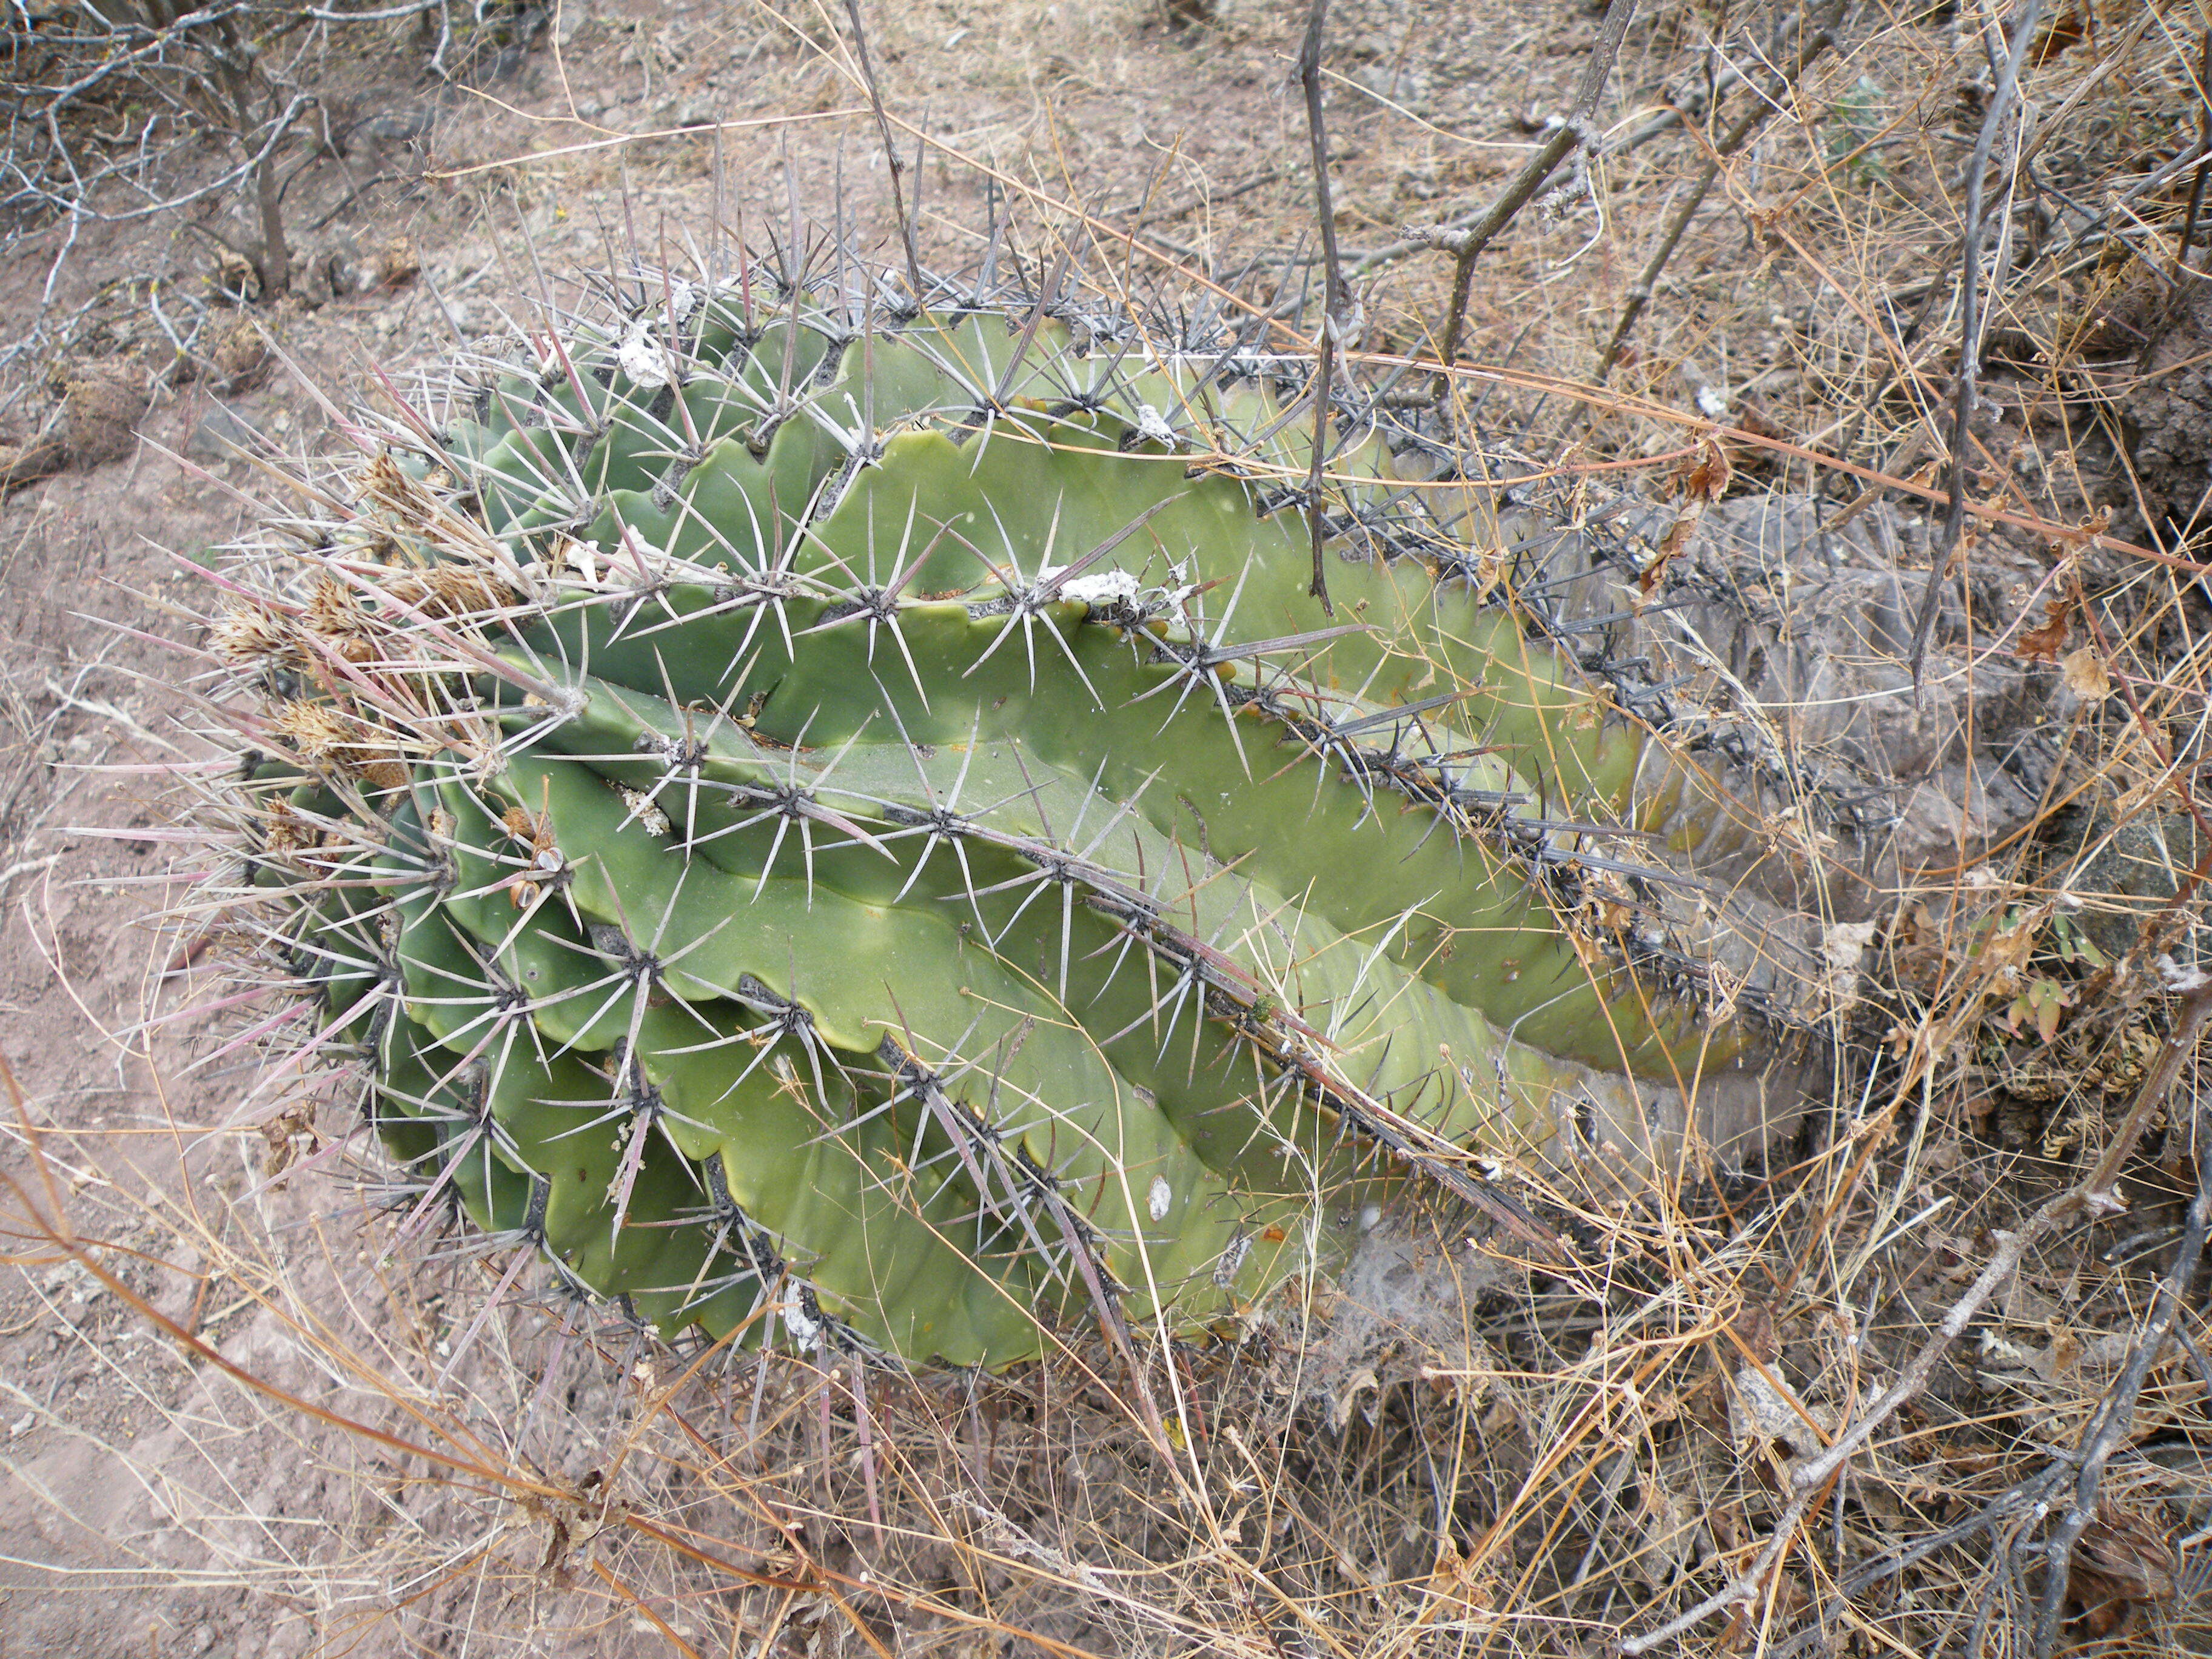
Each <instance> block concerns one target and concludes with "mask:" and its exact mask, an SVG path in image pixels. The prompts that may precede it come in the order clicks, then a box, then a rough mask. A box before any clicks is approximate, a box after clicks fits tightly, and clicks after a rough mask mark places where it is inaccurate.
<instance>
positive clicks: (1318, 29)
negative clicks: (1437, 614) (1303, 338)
mask: <svg viewBox="0 0 2212 1659" xmlns="http://www.w3.org/2000/svg"><path fill="white" fill-rule="evenodd" d="M1619 3H1632V0H1619ZM1327 25H1328V0H1313V8H1312V9H1311V10H1310V11H1309V12H1308V13H1307V14H1306V38H1305V44H1304V46H1302V47H1300V48H1299V51H1298V82H1299V84H1300V85H1301V86H1303V87H1304V89H1305V95H1306V132H1307V135H1308V137H1310V139H1311V140H1312V143H1313V169H1314V205H1315V210H1316V217H1317V221H1318V223H1319V227H1320V230H1321V252H1322V270H1323V276H1322V321H1321V338H1320V342H1319V343H1318V345H1317V347H1316V350H1315V354H1314V355H1315V357H1316V362H1315V365H1314V437H1313V465H1312V468H1311V470H1310V471H1309V472H1308V473H1307V474H1306V524H1307V526H1308V528H1309V529H1310V532H1311V534H1312V537H1313V585H1312V586H1310V587H1309V588H1307V589H1306V592H1308V593H1309V594H1310V595H1311V596H1312V597H1313V598H1315V599H1319V600H1320V601H1321V608H1322V615H1324V616H1328V617H1334V615H1336V607H1335V606H1334V605H1331V604H1330V603H1329V602H1328V573H1327V572H1326V571H1325V570H1324V569H1323V568H1322V519H1323V517H1324V516H1325V515H1324V514H1323V513H1322V462H1323V461H1324V460H1325V459H1326V458H1327V456H1328V389H1329V380H1330V376H1331V371H1332V370H1333V369H1334V368H1335V366H1336V357H1337V353H1338V352H1339V351H1340V350H1341V349H1344V348H1345V347H1346V344H1347V343H1348V342H1349V341H1351V340H1352V338H1353V337H1355V336H1357V335H1358V331H1359V316H1358V310H1359V308H1358V304H1357V303H1356V302H1355V301H1353V299H1352V289H1351V286H1350V285H1349V284H1348V283H1346V281H1345V280H1344V270H1343V268H1342V267H1341V265H1340V264H1338V260H1337V251H1336V210H1335V208H1334V204H1332V203H1331V201H1330V199H1329V189H1328V126H1327V125H1326V124H1325V123H1324V121H1323V119H1322V95H1321V41H1322V30H1323V29H1324V28H1325V27H1327Z"/></svg>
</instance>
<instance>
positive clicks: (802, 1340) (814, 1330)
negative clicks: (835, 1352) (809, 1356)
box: [783, 1297, 823, 1348]
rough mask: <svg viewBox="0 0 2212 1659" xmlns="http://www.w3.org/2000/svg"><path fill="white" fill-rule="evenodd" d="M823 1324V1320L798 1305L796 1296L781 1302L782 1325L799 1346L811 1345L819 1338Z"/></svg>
mask: <svg viewBox="0 0 2212 1659" xmlns="http://www.w3.org/2000/svg"><path fill="white" fill-rule="evenodd" d="M783 1327H784V1328H785V1329H786V1330H787V1331H789V1332H790V1333H791V1335H792V1340H793V1341H795V1342H797V1343H798V1344H799V1346H800V1347H802V1348H811V1347H812V1346H814V1345H815V1343H816V1342H817V1341H818V1340H820V1339H821V1335H822V1329H823V1321H821V1320H819V1319H817V1318H815V1317H814V1316H813V1315H811V1314H810V1313H808V1312H807V1311H806V1310H805V1308H804V1307H803V1306H801V1305H800V1303H799V1298H798V1297H792V1299H791V1300H790V1301H788V1302H787V1303H785V1304H783Z"/></svg>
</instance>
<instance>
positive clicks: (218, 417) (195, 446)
mask: <svg viewBox="0 0 2212 1659" xmlns="http://www.w3.org/2000/svg"><path fill="white" fill-rule="evenodd" d="M254 446H255V439H254V434H253V428H252V427H250V426H248V425H247V424H246V422H244V421H242V420H240V419H239V417H238V416H235V415H234V414H232V413H231V412H230V411H229V410H227V409H225V408H224V407H223V406H222V404H215V405H214V406H213V407H211V408H210V410H208V412H207V413H206V414H204V415H203V416H200V418H199V420H198V421H197V422H196V423H195V424H194V425H193V427H192V435H191V437H189V438H187V439H186V440H185V453H186V454H188V455H194V456H197V457H199V458H200V459H203V460H210V461H228V460H234V459H236V458H237V456H238V453H239V452H240V450H246V451H248V452H251V451H252V449H253V447H254Z"/></svg>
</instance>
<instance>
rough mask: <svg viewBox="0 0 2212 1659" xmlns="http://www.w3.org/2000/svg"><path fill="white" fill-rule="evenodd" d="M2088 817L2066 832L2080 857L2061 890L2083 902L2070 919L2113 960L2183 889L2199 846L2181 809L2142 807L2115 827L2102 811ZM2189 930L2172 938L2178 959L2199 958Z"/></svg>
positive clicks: (2070, 848) (2191, 823)
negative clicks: (2161, 812) (2161, 811)
mask: <svg viewBox="0 0 2212 1659" xmlns="http://www.w3.org/2000/svg"><path fill="white" fill-rule="evenodd" d="M2085 817H2086V818H2087V821H2086V823H2084V824H2083V826H2082V828H2081V832H2080V833H2079V834H2078V835H2075V836H2070V837H2069V846H2068V851H2069V852H2070V853H2071V854H2073V855H2074V857H2075V860H2078V861H2077V862H2075V864H2074V866H2073V867H2072V868H2071V869H2069V870H2067V871H2066V872H2064V877H2063V878H2064V882H2065V886H2066V890H2067V891H2068V892H2069V893H2071V894H2073V895H2074V896H2075V897H2077V898H2079V899H2081V902H2082V908H2081V913H2080V915H2077V916H2075V926H2077V927H2080V928H2081V931H2082V932H2083V933H2086V934H2087V935H2088V937H2089V941H2090V943H2092V944H2093V945H2095V946H2096V947H2097V948H2098V949H2099V950H2100V951H2103V952H2104V953H2105V955H2106V957H2109V958H2110V959H2112V960H2113V961H2116V962H2117V961H2118V959H2119V958H2120V957H2121V956H2123V955H2124V953H2126V952H2127V951H2130V950H2132V949H2133V948H2134V947H2135V945H2136V940H2137V939H2138V938H2139V937H2140V936H2141V934H2142V929H2143V927H2144V925H2145V924H2146V923H2148V921H2150V920H2151V918H2152V917H2154V915H2157V914H2158V913H2159V912H2160V910H2162V909H2164V908H2166V904H2167V902H2169V901H2170V900H2172V897H2173V896H2174V895H2175V894H2176V893H2178V892H2179V891H2180V883H2181V882H2182V881H2183V880H2184V879H2185V878H2187V877H2188V875H2189V872H2191V870H2193V869H2195V868H2196V866H2197V860H2198V859H2199V858H2200V857H2202V856H2203V852H2204V847H2203V842H2200V841H2199V840H2198V839H2197V824H2196V822H2195V820H2193V819H2192V818H2191V817H2189V815H2188V814H2187V813H2185V812H2173V813H2169V814H2166V815H2165V816H2163V817H2161V816H2160V815H2159V814H2157V813H2154V812H2145V813H2142V814H2141V815H2140V816H2138V817H2132V818H2130V819H2129V820H2128V821H2127V822H2126V823H2123V824H2119V825H2117V826H2115V825H2114V823H2112V819H2111V817H2108V816H2106V814H2104V813H2101V812H2100V813H2097V814H2093V815H2085ZM2193 908H2195V907H2192V909H2193ZM2194 932H2195V929H2194V927H2185V928H2184V930H2183V932H2182V933H2181V936H2180V937H2179V939H2176V940H2175V941H2174V942H2173V945H2172V956H2173V957H2174V958H2175V959H2176V960H2177V961H2179V962H2182V963H2192V962H2197V961H2199V960H2200V959H2201V957H2200V953H2199V952H2198V951H2197V948H2196V945H2195V941H2194V939H2193V938H2192V935H2193V933H2194Z"/></svg>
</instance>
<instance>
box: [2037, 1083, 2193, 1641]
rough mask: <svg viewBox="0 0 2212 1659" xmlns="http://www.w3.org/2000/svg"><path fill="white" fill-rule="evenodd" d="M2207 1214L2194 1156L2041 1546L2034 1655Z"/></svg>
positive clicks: (2051, 1628)
mask: <svg viewBox="0 0 2212 1659" xmlns="http://www.w3.org/2000/svg"><path fill="white" fill-rule="evenodd" d="M2176 1070H2177V1072H2178V1070H2179V1065H2178V1062H2177V1066H2176ZM2209 1214H2212V1159H2205V1158H2200V1159H2199V1160H2198V1162H2197V1196H2196V1197H2195V1198H2194V1199H2192V1200H2191V1201H2190V1205H2189V1219H2188V1225H2186V1227H2185V1229H2184V1230H2183V1232H2182V1235H2181V1243H2180V1244H2179V1246H2178V1247H2177V1248H2176V1249H2175V1250H2174V1253H2173V1268H2172V1272H2170V1273H2167V1274H2166V1277H2165V1278H2164V1279H2161V1280H2160V1282H2159V1286H2158V1292H2157V1294H2156V1295H2155V1296H2154V1297H2153V1298H2152V1299H2151V1310H2150V1317H2149V1319H2148V1320H2147V1321H2145V1322H2144V1325H2143V1329H2142V1335H2141V1336H2139V1337H2138V1338H2137V1339H2136V1346H2135V1349H2134V1352H2131V1353H2130V1354H2129V1356H2128V1363H2127V1364H2126V1366H2125V1368H2124V1369H2123V1370H2122V1371H2121V1372H2120V1375H2119V1376H2118V1377H2117V1378H2115V1379H2114V1380H2113V1383H2112V1387H2111V1388H2110V1389H2107V1390H2106V1395H2105V1398H2104V1401H2103V1403H2102V1405H2101V1406H2100V1408H2099V1410H2098V1412H2097V1414H2096V1416H2095V1417H2093V1419H2091V1420H2090V1425H2089V1426H2088V1427H2087V1428H2085V1429H2084V1430H2083V1431H2082V1441H2081V1450H2080V1451H2079V1452H2077V1453H2076V1454H2075V1460H2074V1462H2075V1468H2076V1471H2077V1472H2076V1474H2075V1478H2074V1501H2073V1502H2072V1503H2071V1504H2069V1505H2068V1506H2067V1508H2066V1510H2065V1512H2064V1513H2063V1515H2062V1516H2060V1517H2059V1520H2058V1524H2057V1527H2056V1528H2053V1529H2052V1531H2051V1540H2050V1541H2049V1542H2048V1543H2046V1544H2045V1546H2044V1547H2043V1558H2044V1568H2043V1574H2044V1577H2043V1595H2042V1597H2041V1599H2040V1601H2039V1603H2038V1605H2037V1607H2036V1610H2035V1633H2034V1650H2035V1659H2051V1655H2052V1653H2053V1652H2054V1651H2055V1650H2056V1649H2057V1642H2058V1631H2059V1626H2060V1625H2061V1624H2062V1623H2063V1621H2064V1619H2065V1616H2066V1592H2067V1590H2068V1589H2069V1586H2070V1585H2071V1583H2072V1582H2073V1573H2074V1547H2075V1545H2076V1544H2078V1543H2080V1542H2081V1534H2083V1533H2084V1532H2086V1531H2087V1529H2088V1526H2089V1522H2091V1521H2093V1519H2095V1518H2096V1514H2097V1488H2098V1487H2099V1486H2100V1485H2101V1484H2102V1482H2103V1480H2104V1476H2105V1465H2106V1462H2108V1461H2109V1460H2110V1459H2111V1457H2112V1451H2113V1449H2114V1448H2115V1447H2116V1446H2118V1444H2119V1443H2120V1437H2121V1436H2123V1435H2124V1434H2125V1433H2126V1432H2127V1431H2128V1426H2129V1425H2130V1424H2131V1423H2132V1422H2133V1421H2134V1420H2135V1412H2136V1396H2137V1395H2140V1394H2141V1393H2142V1384H2143V1378H2144V1377H2145V1376H2148V1375H2149V1373H2150V1368H2151V1366H2152V1365H2153V1364H2155V1363H2156V1361H2157V1358H2158V1354H2159V1351H2160V1349H2161V1348H2163V1347H2164V1346H2166V1338H2167V1336H2168V1335H2169V1334H2172V1329H2173V1321H2174V1316H2175V1315H2176V1314H2177V1313H2178V1312H2179V1310H2180V1307H2181V1300H2182V1297H2185V1295H2187V1294H2188V1289H2189V1286H2190V1285H2191V1283H2192V1282H2193V1281H2194V1280H2195V1279H2196V1277H2197V1262H2198V1261H2199V1260H2200V1259H2201V1258H2202V1257H2203V1254H2204V1230H2205V1222H2206V1218H2207V1217H2208V1215H2209ZM2062 1467H2063V1466H2062Z"/></svg>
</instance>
